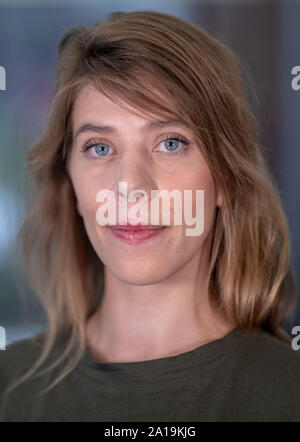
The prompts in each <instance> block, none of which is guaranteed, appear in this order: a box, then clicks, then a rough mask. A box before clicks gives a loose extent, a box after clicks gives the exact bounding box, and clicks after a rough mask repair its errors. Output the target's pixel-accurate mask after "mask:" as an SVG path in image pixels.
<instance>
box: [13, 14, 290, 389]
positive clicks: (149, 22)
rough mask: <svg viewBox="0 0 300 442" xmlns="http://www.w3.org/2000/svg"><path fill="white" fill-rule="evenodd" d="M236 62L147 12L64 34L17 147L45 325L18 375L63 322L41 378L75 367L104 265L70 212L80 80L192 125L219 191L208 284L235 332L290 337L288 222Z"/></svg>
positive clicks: (207, 39)
mask: <svg viewBox="0 0 300 442" xmlns="http://www.w3.org/2000/svg"><path fill="white" fill-rule="evenodd" d="M243 69H244V67H243V65H242V62H241V61H240V60H239V58H238V57H237V56H236V55H235V54H234V53H233V52H232V51H231V49H229V48H228V47H227V46H226V45H225V44H223V43H222V42H221V41H218V40H217V39H216V38H214V37H212V36H211V35H209V34H208V33H207V32H205V31H204V30H203V29H201V28H200V27H199V26H196V25H194V24H191V23H189V22H187V21H185V20H182V19H180V18H177V17H174V16H171V15H168V14H164V13H159V12H154V11H150V10H146V11H135V12H129V13H127V12H126V13H125V12H113V13H111V14H110V15H109V16H108V17H107V18H106V20H105V21H102V22H99V23H96V24H95V25H93V26H80V27H76V28H73V29H70V30H69V31H67V32H66V33H65V35H64V36H63V37H62V39H61V41H60V44H59V49H58V60H57V65H56V79H55V94H54V97H53V100H52V102H51V107H50V111H49V117H48V121H47V125H46V128H45V130H44V133H43V134H42V137H41V138H40V139H39V141H38V142H37V143H36V144H35V145H34V146H33V148H32V149H31V151H30V152H29V154H28V157H27V166H28V169H29V171H30V172H31V174H32V175H31V176H32V177H33V178H34V181H35V183H36V189H37V193H36V197H35V200H34V202H33V205H32V207H31V208H30V210H29V212H28V214H27V216H26V218H25V220H24V222H23V224H22V226H21V229H20V231H19V234H20V235H21V238H22V249H23V255H24V263H25V266H26V270H27V272H28V277H29V280H30V282H31V284H32V287H33V288H34V290H35V292H36V294H37V295H38V296H39V298H40V299H41V301H42V303H43V305H44V307H45V311H46V313H47V317H48V324H47V327H46V329H45V331H44V332H43V333H42V334H40V335H38V336H37V339H39V340H40V342H42V343H43V347H42V352H41V354H40V357H39V358H38V360H37V361H36V362H35V364H34V365H33V366H32V367H31V368H30V370H29V371H28V372H26V373H25V374H24V375H23V376H22V377H21V378H20V379H19V380H18V382H17V385H18V384H20V383H22V382H23V381H25V380H26V379H28V378H29V377H31V376H35V375H37V374H38V373H37V370H38V368H39V367H40V366H41V365H42V363H43V362H44V361H46V359H47V357H48V356H49V354H50V352H51V349H52V348H53V347H54V344H55V342H56V339H57V337H58V336H60V335H61V334H62V333H65V332H66V333H67V336H68V340H67V345H66V346H65V349H64V352H63V353H62V354H61V356H60V357H59V358H58V359H57V360H56V361H55V362H54V363H53V364H51V365H50V366H48V367H47V369H46V370H49V369H52V368H53V367H54V366H56V365H57V364H60V363H61V362H62V361H63V360H66V361H67V363H66V364H65V366H64V369H63V370H62V372H61V374H60V375H59V376H58V377H57V378H56V379H55V380H54V382H52V383H51V385H50V386H49V388H52V387H53V386H54V385H56V384H57V383H58V382H59V381H60V380H61V379H63V378H64V377H65V376H66V375H67V374H68V373H69V372H70V371H71V370H72V369H73V368H74V367H75V366H76V364H77V363H78V361H79V359H80V358H81V356H82V354H83V352H84V349H85V348H86V323H87V320H88V318H89V317H90V315H91V314H93V313H94V312H95V310H96V309H97V307H98V306H99V302H100V300H101V293H102V289H103V283H104V281H103V279H104V272H103V263H102V262H101V260H100V259H99V257H98V256H97V254H96V252H95V251H94V249H93V247H92V245H91V243H90V241H89V238H88V236H87V233H86V231H85V228H84V224H83V220H82V218H81V216H80V215H79V214H78V212H77V209H76V197H75V193H74V189H73V187H72V183H71V180H70V177H69V175H68V173H67V168H66V165H67V161H68V158H69V154H70V151H71V148H72V136H73V128H72V118H71V117H72V108H73V104H74V101H75V100H76V97H77V96H78V94H79V92H80V90H81V89H82V87H83V86H85V85H87V84H89V85H92V86H94V87H96V88H97V89H98V90H99V91H100V92H102V93H103V94H105V95H106V96H107V97H109V98H110V99H112V100H115V102H116V103H118V97H119V98H121V99H122V100H123V101H122V102H123V103H124V102H125V103H128V104H129V105H130V106H132V107H133V108H134V109H135V110H136V111H142V112H147V111H149V113H151V114H153V113H155V114H156V115H159V116H163V117H170V116H171V117H172V118H176V119H179V120H181V121H183V122H184V123H186V124H187V125H188V126H189V127H190V129H191V130H192V131H193V134H194V136H195V138H196V140H198V141H199V146H202V149H203V155H204V157H205V160H206V162H207V164H208V166H209V168H210V170H211V173H212V175H213V177H214V179H215V182H216V183H217V185H218V187H219V189H220V191H221V193H222V196H223V205H222V207H220V208H217V211H216V218H215V223H214V228H213V241H212V244H211V250H210V267H209V274H208V281H209V291H210V293H212V296H214V297H215V300H216V301H217V302H218V304H219V306H220V308H222V309H223V310H224V312H226V313H227V315H228V316H229V317H231V318H233V320H234V321H235V323H236V324H237V326H238V327H240V328H241V329H242V330H245V331H249V330H252V329H254V328H257V327H260V328H263V329H265V330H267V331H268V332H269V333H271V334H273V335H274V336H276V337H278V338H279V339H280V340H283V341H290V338H289V335H288V334H287V333H286V332H285V330H284V321H285V320H286V319H287V318H288V316H289V315H290V313H291V311H292V309H293V308H294V306H295V303H296V283H295V277H294V274H293V271H292V269H291V264H290V240H289V230H288V224H287V220H286V217H285V215H284V212H283V209H282V205H281V201H280V196H279V192H278V189H277V188H276V184H275V182H274V179H273V177H272V174H271V172H270V171H269V169H268V166H267V165H266V162H265V159H264V158H263V154H262V153H261V152H260V148H259V143H258V136H257V134H258V127H257V126H258V125H257V120H256V118H255V117H254V113H253V111H252V110H251V106H250V104H249V99H248V96H247V89H246V82H245V81H244V80H243V78H242V77H243V75H242V74H243ZM153 85H154V86H155V87H153ZM155 88H156V89H155ZM158 89H159V90H160V92H162V94H163V96H164V97H166V98H168V99H169V102H170V100H171V102H172V103H174V106H172V107H170V106H169V105H168V104H167V101H168V100H166V101H165V102H164V101H163V100H162V99H161V96H159V95H157V94H156V93H155V92H156V90H158ZM118 104H119V105H122V104H121V103H120V102H119V103H118ZM49 388H47V390H48V389H49Z"/></svg>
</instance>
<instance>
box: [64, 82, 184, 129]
mask: <svg viewBox="0 0 300 442" xmlns="http://www.w3.org/2000/svg"><path fill="white" fill-rule="evenodd" d="M151 92H153V95H154V94H155V95H156V97H157V98H156V99H157V100H158V104H159V103H160V102H161V103H163V104H164V107H167V108H168V109H170V110H171V111H169V112H168V113H166V112H163V111H162V106H161V109H159V110H157V111H156V112H153V111H152V112H151V111H149V110H148V111H147V110H146V109H145V108H144V107H143V108H142V109H141V108H138V107H137V106H133V105H132V104H130V103H128V102H127V101H125V99H124V98H123V97H122V96H120V95H116V94H115V93H114V94H113V93H109V92H106V93H102V92H100V90H98V89H96V87H94V86H93V85H91V84H87V85H84V86H83V87H82V88H81V90H80V91H79V93H78V94H77V97H76V99H75V101H74V104H73V110H72V119H73V124H74V126H75V125H76V124H79V123H80V122H81V120H82V119H85V120H86V119H88V118H89V117H93V118H95V117H96V118H97V117H98V116H99V117H101V118H103V117H106V116H108V117H109V118H114V116H116V117H119V118H120V116H125V115H126V117H129V118H130V117H131V116H132V117H133V118H138V119H147V120H155V119H157V117H159V118H161V117H163V119H165V117H168V118H170V119H175V113H174V112H173V111H172V110H174V109H175V107H176V105H175V103H174V101H173V100H171V99H170V98H168V97H167V96H166V94H163V93H162V91H160V90H159V89H158V88H155V89H154V88H153V89H151ZM106 94H107V95H109V96H107V95H106ZM152 108H153V106H152ZM177 118H178V116H177Z"/></svg>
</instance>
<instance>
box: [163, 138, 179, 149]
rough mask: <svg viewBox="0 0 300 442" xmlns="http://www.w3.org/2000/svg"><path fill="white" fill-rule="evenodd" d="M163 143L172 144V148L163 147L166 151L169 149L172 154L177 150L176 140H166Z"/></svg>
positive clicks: (177, 142) (177, 143)
mask: <svg viewBox="0 0 300 442" xmlns="http://www.w3.org/2000/svg"><path fill="white" fill-rule="evenodd" d="M164 143H172V146H170V145H169V146H166V144H165V147H166V149H170V151H171V152H173V151H174V150H176V149H177V147H178V145H179V140H178V138H167V139H166V140H165V141H164Z"/></svg>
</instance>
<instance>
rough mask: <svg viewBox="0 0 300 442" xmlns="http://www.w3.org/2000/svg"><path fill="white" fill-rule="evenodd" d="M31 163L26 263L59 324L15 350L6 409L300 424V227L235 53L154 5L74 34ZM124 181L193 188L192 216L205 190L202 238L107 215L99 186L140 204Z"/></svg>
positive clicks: (7, 355)
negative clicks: (294, 264)
mask: <svg viewBox="0 0 300 442" xmlns="http://www.w3.org/2000/svg"><path fill="white" fill-rule="evenodd" d="M28 166H29V169H30V171H31V172H32V174H33V176H34V177H35V179H36V181H37V184H38V195H37V199H36V201H35V204H34V206H33V207H32V209H31V211H30V212H29V214H28V216H27V218H26V219H25V221H24V224H23V226H22V229H21V233H22V235H23V241H24V243H23V244H24V256H25V262H26V264H27V265H28V272H29V275H30V277H31V279H32V284H33V286H34V288H35V290H36V292H37V294H38V295H39V296H40V297H41V299H42V302H43V303H44V305H45V309H46V311H47V314H48V319H49V321H48V326H47V329H46V330H45V332H44V333H42V334H40V335H39V336H37V337H35V338H31V339H25V340H23V341H20V342H18V343H15V344H12V345H10V346H9V347H8V349H7V350H6V352H2V353H1V365H0V367H1V384H2V385H1V389H2V391H3V392H4V394H3V396H2V405H1V407H2V408H1V418H2V420H7V421H9V420H19V421H40V420H48V421H56V420H58V421H133V422H137V421H147V420H148V421H193V420H194V421H207V420H210V421H226V420H240V421H247V420H297V419H299V418H300V404H299V401H298V397H299V393H300V387H298V384H297V376H296V375H297V371H298V370H299V368H300V357H299V354H298V353H297V352H295V351H293V350H292V348H291V345H290V338H289V336H288V334H287V333H286V332H285V331H284V329H283V324H284V321H285V320H286V319H287V317H288V315H289V314H290V312H291V310H292V308H293V307H294V304H295V290H294V279H293V274H292V270H291V267H290V262H289V253H290V244H289V238H288V227H287V223H286V219H285V216H284V213H283V211H282V208H281V203H280V199H279V197H278V193H277V190H276V188H275V186H274V184H272V179H271V176H270V174H269V173H268V171H267V168H266V166H265V164H264V161H263V158H262V155H261V153H260V150H259V147H258V144H257V139H256V124H255V120H254V117H253V115H252V113H251V110H250V107H249V105H248V103H247V97H246V92H245V90H244V85H243V82H242V80H241V74H240V68H239V65H238V62H237V61H236V58H235V57H234V55H233V54H232V52H231V51H230V50H229V49H228V48H227V47H225V46H224V45H223V44H222V43H220V42H218V41H217V40H215V39H214V38H213V37H211V36H209V35H208V34H207V33H206V32H204V31H203V30H201V29H200V28H199V27H196V26H194V25H192V24H190V23H187V22H186V21H183V20H181V19H179V18H176V17H173V16H170V15H167V14H163V13H158V12H154V11H138V12H130V13H121V12H114V13H112V14H110V16H109V17H108V19H107V20H106V21H104V22H102V23H98V24H96V25H94V26H91V27H78V28H75V29H72V30H70V31H69V32H67V33H66V35H65V36H64V37H63V39H62V41H61V42H60V47H59V58H58V63H57V71H56V90H55V96H54V99H53V103H52V107H51V112H50V118H49V121H48V125H47V127H46V130H45V132H44V134H43V136H42V138H41V140H40V141H39V142H38V143H37V144H36V145H35V146H34V148H33V149H32V150H31V152H30V153H29V156H28ZM120 184H121V186H120ZM125 185H126V190H127V191H128V193H130V194H131V195H133V196H135V195H136V193H137V194H138V195H139V198H140V199H139V201H142V202H144V206H143V209H145V208H146V207H147V208H149V207H150V202H151V203H152V200H153V199H154V197H153V196H152V191H157V190H158V191H161V190H162V189H164V190H167V191H168V192H171V191H172V190H174V189H175V190H176V191H179V195H180V196H181V195H182V196H184V191H185V190H190V191H192V199H191V200H190V206H189V208H190V209H191V212H192V214H195V211H196V212H197V210H198V209H199V207H198V206H197V201H198V200H197V198H195V194H196V191H197V190H203V191H204V199H203V201H204V204H203V207H202V211H200V212H201V213H202V214H203V219H204V223H203V229H202V230H201V234H198V235H191V236H188V235H187V234H186V227H187V224H188V223H187V222H186V221H185V220H186V218H183V222H182V223H181V224H180V223H178V224H177V223H175V222H174V219H175V216H173V218H172V216H171V222H170V223H169V224H168V223H167V222H166V221H165V220H164V219H163V217H162V211H160V210H159V212H157V211H156V212H155V215H158V222H157V223H156V226H155V227H154V225H155V223H153V222H151V220H152V218H150V215H151V216H152V215H153V213H152V214H151V213H149V212H148V217H146V218H144V219H143V222H140V223H139V224H140V225H139V226H137V227H135V224H136V223H135V222H132V218H130V216H129V215H128V216H127V217H126V218H125V223H122V222H120V219H121V217H120V218H117V219H116V221H115V222H114V218H113V216H111V213H110V218H109V222H108V223H107V224H108V225H105V223H104V224H101V220H100V222H99V216H98V215H99V213H98V212H97V211H98V209H99V207H101V204H99V202H102V203H103V202H104V200H101V198H100V197H98V192H99V191H102V190H105V191H107V192H110V194H113V195H114V196H116V200H115V201H116V202H117V203H119V204H120V201H123V202H124V201H126V202H127V203H128V209H130V208H132V207H133V204H131V203H132V202H134V201H137V200H136V199H130V198H128V201H129V202H128V201H127V195H128V194H127V193H126V192H125V187H124V186H125ZM177 195H178V192H177ZM183 199H184V198H183ZM198 202H199V201H198ZM117 207H118V209H117V212H118V213H117V215H120V214H121V213H123V212H122V210H121V208H122V207H123V206H121V205H118V206H117ZM141 207H142V206H140V209H141ZM151 207H152V206H151ZM187 207H188V206H187ZM177 209H178V207H177V208H175V199H174V201H171V205H170V214H171V215H175V213H176V210H177ZM183 210H184V209H182V212H183ZM179 212H180V209H179ZM97 213H98V215H97ZM128 213H129V212H128ZM144 213H145V212H144ZM177 213H178V212H177ZM197 213H198V212H197ZM184 215H186V213H184ZM131 216H132V212H131ZM100 218H101V217H100ZM145 219H146V221H145ZM123 222H124V219H123ZM145 224H147V226H145ZM126 229H127V230H126ZM147 229H148V230H147ZM155 229H156V230H155Z"/></svg>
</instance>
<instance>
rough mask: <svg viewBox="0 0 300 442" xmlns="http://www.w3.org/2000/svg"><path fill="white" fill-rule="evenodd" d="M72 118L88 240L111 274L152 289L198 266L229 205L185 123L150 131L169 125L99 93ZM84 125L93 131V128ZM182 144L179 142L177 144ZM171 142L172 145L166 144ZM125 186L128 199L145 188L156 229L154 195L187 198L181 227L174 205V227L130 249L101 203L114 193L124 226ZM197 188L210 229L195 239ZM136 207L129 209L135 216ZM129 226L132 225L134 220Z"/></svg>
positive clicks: (73, 169) (82, 100)
mask: <svg viewBox="0 0 300 442" xmlns="http://www.w3.org/2000/svg"><path fill="white" fill-rule="evenodd" d="M162 99H164V98H163V97H162ZM170 105H171V104H170ZM72 118H73V146H72V150H71V154H70V158H69V162H68V171H69V175H70V178H71V180H72V183H73V186H74V191H75V195H76V198H77V208H78V212H79V214H80V215H81V216H82V218H83V222H84V225H85V229H86V232H87V235H88V237H89V239H90V242H91V244H92V246H93V248H94V250H95V252H96V253H97V255H98V256H99V258H100V259H101V261H102V262H103V263H104V265H105V266H106V268H107V270H109V271H111V272H112V273H113V274H114V275H115V276H116V277H117V278H118V279H119V280H122V281H124V282H127V283H129V284H136V285H146V284H154V283H157V282H160V281H163V280H165V279H167V278H168V277H169V276H171V275H173V274H174V273H175V272H177V271H179V270H180V269H182V268H183V267H184V266H185V265H186V264H187V263H189V262H190V261H191V259H192V258H195V259H196V258H197V255H199V253H201V250H202V248H203V247H205V240H206V238H207V237H208V235H209V233H210V231H211V229H212V226H213V222H214V218H215V210H216V206H217V205H219V206H220V205H221V203H222V198H221V195H220V194H219V192H217V191H216V188H215V185H214V180H213V177H212V175H211V172H210V170H209V168H208V166H207V164H206V162H205V161H204V158H203V156H202V154H201V152H200V149H199V146H198V145H197V144H196V142H195V140H194V137H193V134H192V132H191V131H190V130H189V129H188V128H187V127H185V126H184V125H182V124H181V123H176V124H173V123H172V124H170V125H169V126H162V127H160V126H158V125H156V126H153V127H148V128H147V129H146V128H144V127H143V126H144V124H146V123H149V122H150V121H161V120H162V119H161V118H158V117H156V116H155V115H152V116H149V115H142V116H137V115H135V114H133V113H132V112H129V111H128V110H125V109H124V108H121V107H120V106H118V105H117V104H115V103H114V102H113V101H111V100H110V99H108V98H107V97H106V96H105V95H103V94H101V93H100V92H98V91H97V90H96V89H94V88H93V87H92V86H85V87H84V88H83V89H82V90H81V92H80V94H79V96H78V98H77V100H76V101H75V104H74V108H73V115H72ZM83 125H86V126H85V128H83ZM87 125H89V126H87ZM92 126H94V128H93V127H92ZM95 126H113V128H114V129H113V130H110V131H109V130H106V131H104V130H103V131H100V129H98V130H96V128H95ZM82 129H83V130H82ZM177 137H179V138H180V140H179V141H176V138H177ZM167 138H170V140H169V141H166V139H167ZM174 138H175V140H174ZM181 140H184V141H186V142H188V144H184V143H183V142H182V141H181ZM87 144H88V145H91V146H92V147H90V148H89V149H88V150H86V151H85V152H83V151H82V150H81V149H82V148H83V147H84V146H85V145H87ZM121 181H122V182H126V183H127V195H128V194H129V193H130V191H132V190H137V189H139V190H143V191H145V192H146V195H147V197H148V203H147V204H146V205H147V206H148V219H147V223H148V224H151V191H153V190H162V189H165V190H167V191H169V192H172V190H174V189H176V190H177V191H179V192H180V195H181V197H182V223H181V225H176V224H175V222H174V219H173V218H174V217H173V216H172V214H173V212H174V210H175V209H174V204H175V203H174V200H173V198H170V202H171V204H170V212H171V215H170V223H169V225H167V227H166V228H164V230H163V231H161V233H159V234H158V235H156V236H154V237H152V238H150V239H148V240H146V241H143V242H141V243H134V244H132V243H128V242H126V241H124V240H122V239H120V238H119V237H117V236H115V235H114V234H113V233H112V231H111V230H110V229H109V228H108V227H106V226H101V225H99V224H98V222H97V218H96V213H97V210H98V209H99V207H100V205H101V203H99V202H97V201H96V195H97V193H98V192H99V190H102V189H108V190H111V191H113V192H114V195H115V197H116V203H117V219H116V223H118V222H119V220H118V202H119V182H121ZM197 189H203V190H204V230H203V232H202V234H201V235H196V236H187V235H186V232H185V230H186V228H194V226H191V225H190V224H185V217H184V213H183V211H184V190H190V191H192V208H193V213H192V214H191V215H192V216H195V215H196V190H197ZM177 194H178V193H177ZM120 198H121V197H120ZM144 198H145V197H143V200H144ZM152 198H153V197H152ZM123 201H124V199H123ZM137 201H139V200H138V199H137V200H136V202H137ZM136 202H130V201H128V202H127V209H128V213H129V211H130V208H131V207H132V206H134V205H136ZM161 207H162V206H161V205H160V211H161ZM177 207H178V206H177ZM190 208H191V207H190ZM177 210H178V209H177ZM199 210H201V208H200V209H199ZM158 219H159V224H166V223H165V222H163V220H162V213H159V214H158ZM127 221H129V222H130V221H131V219H130V216H128V218H127ZM110 224H112V223H110ZM152 224H153V223H152Z"/></svg>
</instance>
